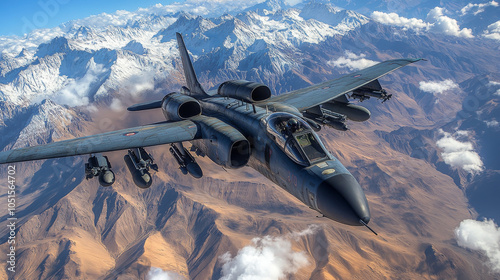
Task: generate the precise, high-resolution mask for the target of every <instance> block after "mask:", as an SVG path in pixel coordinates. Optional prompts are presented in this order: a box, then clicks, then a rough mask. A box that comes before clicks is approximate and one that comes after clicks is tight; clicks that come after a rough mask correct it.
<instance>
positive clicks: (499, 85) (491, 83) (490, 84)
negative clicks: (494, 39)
mask: <svg viewBox="0 0 500 280" xmlns="http://www.w3.org/2000/svg"><path fill="white" fill-rule="evenodd" d="M499 34H500V33H499ZM488 86H490V87H500V83H499V82H495V81H489V83H488ZM494 95H499V96H500V88H499V89H497V91H496V92H495V93H494Z"/></svg>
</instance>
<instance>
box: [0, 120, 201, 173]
mask: <svg viewBox="0 0 500 280" xmlns="http://www.w3.org/2000/svg"><path fill="white" fill-rule="evenodd" d="M197 137H198V126H197V125H196V124H195V123H194V122H192V121H189V120H184V121H179V122H166V123H159V124H151V125H144V126H138V127H133V128H127V129H122V130H117V131H112V132H106V133H102V134H97V135H92V136H86V137H81V138H75V139H70V140H64V141H59V142H53V143H49V144H45V145H40V146H34V147H27V148H21V149H16V150H11V151H4V152H0V163H11V162H20V161H29V160H39V159H49V158H58V157H67V156H76V155H84V154H91V153H101V152H108V151H116V150H124V149H131V148H138V147H147V146H154V145H161V144H169V143H174V142H181V141H189V140H193V139H196V138H197Z"/></svg>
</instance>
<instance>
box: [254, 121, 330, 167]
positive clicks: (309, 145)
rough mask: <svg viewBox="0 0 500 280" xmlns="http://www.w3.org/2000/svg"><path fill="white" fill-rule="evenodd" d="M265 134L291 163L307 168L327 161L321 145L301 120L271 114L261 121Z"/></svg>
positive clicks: (327, 155) (326, 154)
mask: <svg viewBox="0 0 500 280" xmlns="http://www.w3.org/2000/svg"><path fill="white" fill-rule="evenodd" d="M263 123H264V125H265V126H266V129H267V133H268V134H269V136H270V137H271V139H273V140H274V141H275V142H276V144H277V145H278V146H279V147H280V148H281V149H282V150H283V151H284V152H285V154H286V155H287V156H288V157H289V158H291V159H292V160H293V161H295V162H296V163H298V164H300V165H304V166H309V165H311V164H314V163H316V162H319V161H323V160H326V159H329V158H330V156H329V153H328V152H327V151H326V149H325V147H324V146H323V143H321V141H320V140H319V138H318V136H317V135H316V133H314V131H313V130H312V128H311V127H310V126H309V124H307V122H305V121H304V120H303V119H301V118H299V117H297V116H294V115H292V114H289V113H283V112H280V113H273V114H271V115H269V116H268V117H267V118H265V119H264V120H263Z"/></svg>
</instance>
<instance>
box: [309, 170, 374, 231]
mask: <svg viewBox="0 0 500 280" xmlns="http://www.w3.org/2000/svg"><path fill="white" fill-rule="evenodd" d="M317 203H318V208H319V210H320V212H321V213H323V215H325V216H326V217H328V218H330V219H332V220H334V221H337V222H340V223H343V224H348V225H353V226H362V223H360V220H362V221H363V222H365V223H366V224H368V222H369V221H370V209H369V207H368V201H367V200H366V196H365V193H364V192H363V189H362V188H361V186H360V185H359V183H358V182H357V181H356V179H354V177H353V176H352V175H351V174H338V175H335V176H332V177H330V178H327V179H325V180H324V181H323V182H322V183H321V184H320V185H319V187H318V192H317Z"/></svg>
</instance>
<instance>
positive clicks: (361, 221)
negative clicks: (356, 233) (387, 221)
mask: <svg viewBox="0 0 500 280" xmlns="http://www.w3.org/2000/svg"><path fill="white" fill-rule="evenodd" d="M359 222H360V223H361V224H362V225H364V226H365V227H367V228H368V229H369V230H370V231H371V232H373V233H374V234H375V235H378V233H376V232H375V231H374V230H373V229H372V228H371V227H369V226H368V225H367V224H366V223H365V222H364V221H363V220H361V219H359Z"/></svg>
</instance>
